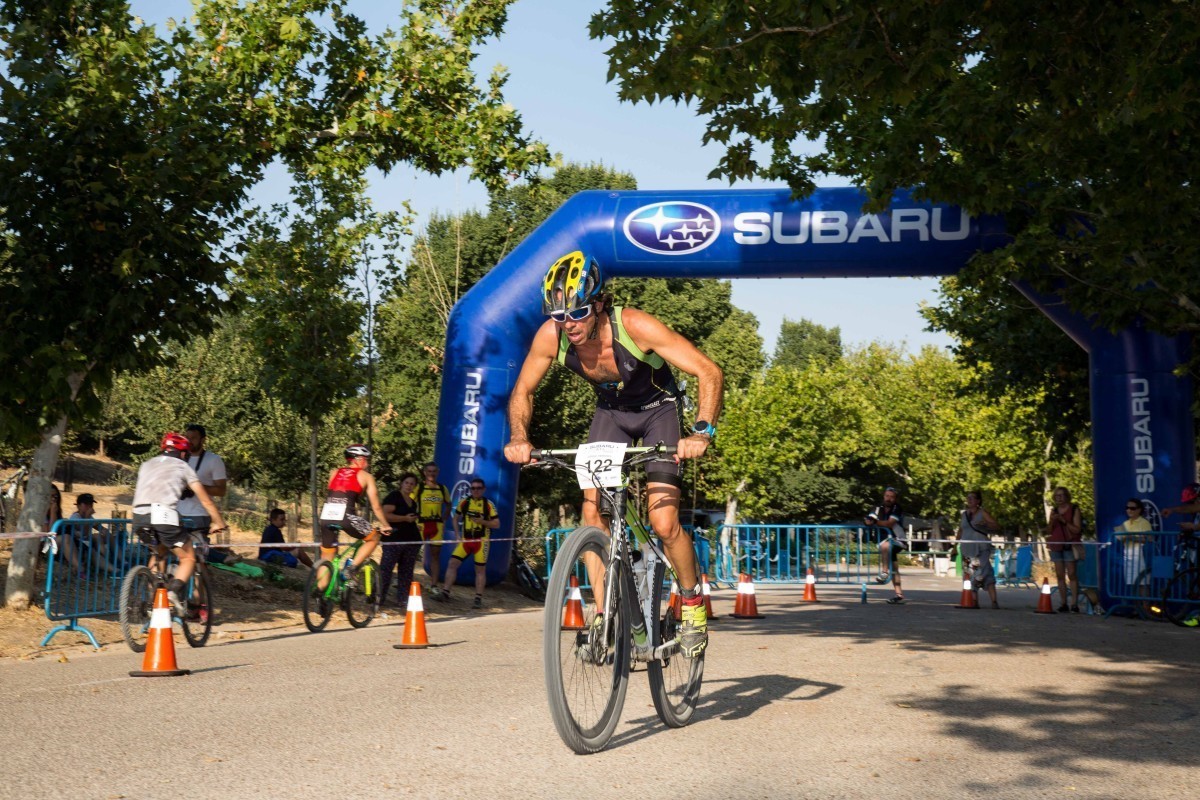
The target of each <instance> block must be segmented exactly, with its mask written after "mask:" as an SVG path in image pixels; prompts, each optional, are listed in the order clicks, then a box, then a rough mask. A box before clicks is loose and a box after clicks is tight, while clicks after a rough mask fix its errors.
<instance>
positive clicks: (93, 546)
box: [41, 519, 150, 650]
mask: <svg viewBox="0 0 1200 800" xmlns="http://www.w3.org/2000/svg"><path fill="white" fill-rule="evenodd" d="M129 523H130V521H129V520H127V519H61V520H59V521H58V522H56V523H54V527H53V528H51V533H52V534H53V535H54V542H55V547H54V548H52V549H51V551H50V557H49V559H48V560H47V567H46V591H45V600H44V603H45V606H46V618H47V619H49V620H51V621H66V623H67V624H65V625H56V626H55V627H54V628H52V629H51V630H50V632H49V633H47V634H46V638H44V639H42V645H41V646H42V647H45V646H46V645H47V644H48V643H49V642H50V640H51V639H53V638H54V636H55V635H56V634H57V633H59V632H60V631H74V632H77V633H82V634H84V635H85V636H87V637H88V639H90V640H91V642H92V646H93V647H95V648H96V649H97V650H99V649H100V644H99V643H98V642H97V641H96V637H95V636H93V635H92V632H91V631H90V630H88V629H87V628H85V627H83V626H82V625H79V624H78V622H79V620H80V619H82V618H83V617H107V616H113V615H115V614H116V613H117V612H118V611H119V610H120V603H121V581H122V580H124V578H125V573H126V572H128V571H129V570H130V569H131V568H132V567H134V566H136V565H138V564H145V563H147V562H148V561H149V558H150V551H149V550H148V549H147V548H146V547H144V546H143V545H141V544H139V543H138V542H137V541H136V540H135V539H134V538H133V534H132V531H131V530H130V524H129Z"/></svg>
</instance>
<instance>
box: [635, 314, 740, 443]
mask: <svg viewBox="0 0 1200 800" xmlns="http://www.w3.org/2000/svg"><path fill="white" fill-rule="evenodd" d="M621 321H622V323H623V324H624V326H625V330H626V331H627V332H628V333H629V335H630V336H631V337H632V338H633V341H634V343H635V344H636V345H637V346H638V347H640V348H641V349H642V350H643V351H645V352H649V351H653V352H655V353H658V354H659V355H660V356H662V358H663V359H664V360H665V361H666V362H667V363H668V364H670V365H671V366H673V367H675V368H676V369H678V370H680V371H682V372H685V373H687V374H688V375H691V376H692V377H694V378H695V379H696V390H697V410H696V418H697V419H702V420H707V421H708V422H711V423H713V424H714V425H715V424H716V421H717V419H718V418H719V417H720V416H721V407H722V405H723V401H724V397H725V373H724V372H722V371H721V368H720V367H718V366H717V365H716V363H714V362H713V360H712V359H711V358H709V357H708V356H706V355H704V353H701V352H700V350H699V349H698V348H697V347H696V345H694V344H692V343H691V342H689V341H688V340H687V339H685V338H684V337H682V336H680V335H679V334H678V333H676V332H675V331H673V330H671V329H670V328H668V327H667V326H666V325H664V324H662V322H660V321H659V320H658V319H656V318H655V317H653V316H651V315H650V314H647V313H646V312H644V311H638V310H637V309H636V308H627V309H625V311H624V312H623V314H622V317H621ZM708 442H709V439H708V437H707V436H702V435H701V434H692V435H691V436H688V437H686V438H684V439H681V440H680V442H679V457H680V458H698V457H699V456H702V455H704V451H705V450H706V449H707V448H708Z"/></svg>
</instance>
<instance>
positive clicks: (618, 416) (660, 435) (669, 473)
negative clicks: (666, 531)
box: [588, 403, 683, 489]
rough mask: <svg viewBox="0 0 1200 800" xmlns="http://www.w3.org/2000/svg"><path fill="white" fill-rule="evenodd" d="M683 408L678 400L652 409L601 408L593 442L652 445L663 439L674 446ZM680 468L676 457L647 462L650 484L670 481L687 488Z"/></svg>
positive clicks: (594, 424)
mask: <svg viewBox="0 0 1200 800" xmlns="http://www.w3.org/2000/svg"><path fill="white" fill-rule="evenodd" d="M679 429H680V421H679V407H678V404H676V403H663V404H662V405H660V406H658V407H657V408H652V409H650V410H649V411H618V410H616V409H613V408H604V407H600V408H597V409H596V416H594V417H592V427H591V429H590V430H588V441H589V442H624V443H625V444H627V445H634V444H637V443H639V442H640V443H641V444H642V445H644V446H646V447H652V446H654V445H656V444H658V443H659V442H662V443H663V444H665V445H667V446H668V447H674V446H675V445H677V444H679ZM680 471H681V470H680V467H679V465H678V464H676V463H675V461H674V459H672V458H670V457H668V458H667V459H666V460H664V461H652V462H650V463H649V464H647V465H646V482H647V483H668V484H670V485H671V486H675V487H677V488H681V489H682V488H683V480H682V479H680V477H679V474H680Z"/></svg>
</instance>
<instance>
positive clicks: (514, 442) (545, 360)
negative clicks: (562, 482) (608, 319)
mask: <svg viewBox="0 0 1200 800" xmlns="http://www.w3.org/2000/svg"><path fill="white" fill-rule="evenodd" d="M557 355H558V328H557V327H556V326H555V324H554V323H553V322H546V323H544V324H543V325H542V327H541V328H538V332H537V333H536V334H535V335H534V337H533V346H532V347H530V349H529V355H527V356H526V357H525V363H524V364H522V365H521V373H520V374H519V375H518V376H517V382H516V385H514V386H513V391H512V396H511V397H509V400H508V428H509V442H508V444H507V445H505V446H504V457H505V458H507V459H508V460H509V461H512V462H513V463H515V464H527V463H529V460H530V453H531V452H532V450H533V445H531V444H530V443H529V423H530V422H531V421H532V420H533V392H534V390H535V389H537V387H538V384H539V383H541V382H542V378H544V377H546V373H547V372H548V371H549V370H550V365H551V364H553V363H554V359H555V357H556V356H557Z"/></svg>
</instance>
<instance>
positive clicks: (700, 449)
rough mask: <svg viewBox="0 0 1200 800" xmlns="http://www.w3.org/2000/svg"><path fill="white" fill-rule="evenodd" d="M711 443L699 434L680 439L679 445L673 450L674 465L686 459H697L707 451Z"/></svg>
mask: <svg viewBox="0 0 1200 800" xmlns="http://www.w3.org/2000/svg"><path fill="white" fill-rule="evenodd" d="M711 442H712V440H711V439H709V438H708V437H707V436H705V435H704V434H701V433H693V434H692V435H691V436H688V437H686V438H683V439H680V440H679V445H678V446H677V447H676V448H675V463H677V464H678V463H679V462H680V461H683V460H684V459H687V458H699V457H700V456H702V455H704V453H705V451H706V450H708V445H709V444H710V443H711Z"/></svg>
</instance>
